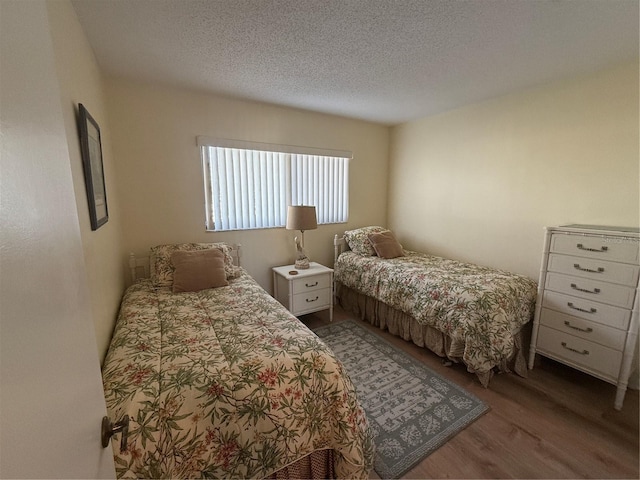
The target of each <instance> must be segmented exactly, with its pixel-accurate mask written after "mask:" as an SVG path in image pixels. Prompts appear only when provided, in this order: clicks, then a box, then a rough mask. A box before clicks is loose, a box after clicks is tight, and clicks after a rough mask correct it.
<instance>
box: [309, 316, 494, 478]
mask: <svg viewBox="0 0 640 480" xmlns="http://www.w3.org/2000/svg"><path fill="white" fill-rule="evenodd" d="M314 332H315V333H316V334H317V335H318V336H319V337H320V338H321V339H322V340H323V341H324V342H325V343H326V344H327V345H328V346H329V347H330V348H331V349H332V350H333V352H334V353H335V354H336V356H337V357H338V358H339V359H340V360H341V361H342V363H343V364H344V366H345V368H346V370H347V372H348V373H349V377H350V378H351V380H352V381H353V383H354V384H355V386H356V390H357V392H358V398H359V399H360V402H361V404H362V406H363V408H364V409H365V411H366V412H367V417H368V419H369V423H370V424H371V427H372V428H373V432H374V435H375V443H376V459H375V465H374V468H375V471H376V472H377V473H378V475H380V477H382V478H399V477H401V476H402V475H403V474H404V473H406V472H408V471H409V470H410V469H411V468H412V467H413V466H415V465H416V464H417V463H419V462H420V461H421V460H422V459H423V458H425V457H426V456H427V455H429V454H430V453H432V452H433V451H435V450H436V449H437V448H439V447H440V446H442V445H443V444H444V443H445V442H446V441H447V440H448V439H450V438H451V437H453V436H454V435H456V434H457V433H458V432H460V431H461V430H463V429H464V428H465V427H467V425H469V424H471V423H472V422H473V421H474V420H476V419H477V418H478V417H480V416H481V415H483V414H484V413H485V412H487V411H488V410H489V407H488V406H487V405H486V404H485V403H483V402H482V401H481V400H480V399H478V398H477V397H475V396H474V395H472V394H470V393H469V392H467V391H465V390H464V389H462V388H460V387H459V386H457V385H455V384H454V383H452V382H450V381H449V380H447V379H445V378H443V377H441V376H439V375H438V374H437V373H435V372H433V371H432V370H430V369H429V368H427V367H426V366H424V365H423V364H422V363H420V362H419V361H417V360H416V359H414V358H412V357H410V356H409V355H408V354H406V353H404V352H403V351H402V350H400V349H398V348H397V347H395V346H393V345H392V344H390V343H389V342H387V341H386V340H385V339H383V338H381V337H379V336H377V335H374V334H373V333H370V332H369V331H368V330H367V329H365V328H364V327H361V326H360V325H358V324H357V323H356V322H354V321H351V320H347V321H344V322H340V323H335V324H332V325H326V326H323V327H319V328H316V329H314Z"/></svg>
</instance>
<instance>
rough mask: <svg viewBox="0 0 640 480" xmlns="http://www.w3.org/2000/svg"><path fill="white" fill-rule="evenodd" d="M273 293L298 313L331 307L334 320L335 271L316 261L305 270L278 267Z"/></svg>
mask: <svg viewBox="0 0 640 480" xmlns="http://www.w3.org/2000/svg"><path fill="white" fill-rule="evenodd" d="M293 272H297V273H293ZM273 296H274V297H275V298H276V299H277V300H278V301H279V302H280V303H281V304H282V305H284V306H285V307H287V309H288V310H289V311H290V312H291V313H293V314H294V315H295V316H299V315H305V314H307V313H312V312H318V311H320V310H327V309H328V310H329V321H333V270H332V269H331V268H328V267H325V266H324V265H320V264H319V263H316V262H311V263H310V264H309V268H308V269H305V270H296V269H295V268H294V266H293V265H284V266H282V267H274V268H273Z"/></svg>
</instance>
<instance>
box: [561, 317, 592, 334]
mask: <svg viewBox="0 0 640 480" xmlns="http://www.w3.org/2000/svg"><path fill="white" fill-rule="evenodd" d="M564 324H565V325H566V326H567V327H569V328H573V329H574V330H578V331H579V332H584V333H591V332H593V328H591V327H587V328H580V327H575V326H573V325H571V322H569V321H567V320H565V321H564Z"/></svg>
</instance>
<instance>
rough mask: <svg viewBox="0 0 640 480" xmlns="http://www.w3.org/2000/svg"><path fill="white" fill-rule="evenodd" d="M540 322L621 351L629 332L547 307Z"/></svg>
mask: <svg viewBox="0 0 640 480" xmlns="http://www.w3.org/2000/svg"><path fill="white" fill-rule="evenodd" d="M540 324H541V325H546V326H547V327H551V328H553V329H555V330H559V331H560V332H564V333H567V334H569V335H574V336H576V337H579V338H583V339H585V340H589V341H591V342H594V343H598V344H600V345H604V346H605V347H609V348H613V349H614V350H619V351H622V350H624V341H625V339H626V338H627V332H625V331H624V330H618V329H617V328H612V327H608V326H606V325H602V324H601V323H595V322H590V321H589V320H584V319H582V318H579V317H574V316H571V315H567V314H565V313H560V312H556V311H555V310H549V309H547V308H543V309H542V311H541V312H540Z"/></svg>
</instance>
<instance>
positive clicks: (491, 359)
mask: <svg viewBox="0 0 640 480" xmlns="http://www.w3.org/2000/svg"><path fill="white" fill-rule="evenodd" d="M405 254H406V256H404V257H398V258H394V259H386V260H385V259H381V258H379V257H376V256H362V255H357V254H355V253H353V252H351V251H346V252H343V253H342V254H341V255H340V256H339V257H338V260H337V261H336V264H335V267H334V269H335V279H336V281H338V282H340V283H342V284H344V285H345V286H347V287H349V288H351V289H353V290H356V291H358V292H360V293H362V294H364V295H367V296H370V297H372V298H375V299H377V300H379V301H381V302H384V303H386V304H387V305H389V306H390V307H393V308H395V309H396V310H400V311H402V312H404V313H406V314H408V315H410V316H412V317H413V318H415V319H416V321H417V322H418V323H420V324H422V325H429V326H432V327H434V328H436V329H437V330H439V331H441V332H443V333H445V334H446V335H448V336H449V337H451V338H453V339H454V340H458V341H460V342H464V344H465V348H464V355H463V360H464V362H465V364H466V365H467V366H468V367H469V369H470V370H472V371H474V372H476V373H478V374H483V373H486V372H489V371H490V370H491V369H492V368H493V367H494V366H496V365H499V364H500V362H501V360H503V359H506V358H509V357H510V356H511V354H512V353H513V352H514V349H515V345H514V338H513V334H514V333H515V332H517V331H518V330H519V329H520V328H521V327H522V325H524V324H525V323H527V322H528V321H529V320H531V318H532V316H533V312H534V309H535V300H536V293H537V292H536V290H537V284H536V283H535V282H534V281H532V280H530V279H528V278H526V277H524V276H522V275H517V274H513V273H508V272H505V271H501V270H496V269H493V268H488V267H481V266H478V265H473V264H469V263H462V262H458V261H455V260H448V259H445V258H441V257H435V256H431V255H426V254H422V253H417V252H412V251H407V250H405Z"/></svg>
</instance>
